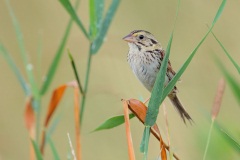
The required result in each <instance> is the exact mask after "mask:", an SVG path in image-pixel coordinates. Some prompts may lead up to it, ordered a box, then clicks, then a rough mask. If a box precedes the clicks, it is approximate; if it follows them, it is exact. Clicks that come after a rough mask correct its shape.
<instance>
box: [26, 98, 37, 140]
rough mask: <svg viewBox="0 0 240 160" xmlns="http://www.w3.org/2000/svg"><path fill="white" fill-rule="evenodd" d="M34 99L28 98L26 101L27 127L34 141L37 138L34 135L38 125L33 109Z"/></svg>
mask: <svg viewBox="0 0 240 160" xmlns="http://www.w3.org/2000/svg"><path fill="white" fill-rule="evenodd" d="M32 102H33V99H32V97H28V98H27V101H26V109H25V125H26V128H27V129H28V132H29V135H30V137H31V138H32V139H33V138H34V137H35V135H34V133H35V132H34V129H35V125H36V120H35V113H34V110H33V107H32Z"/></svg>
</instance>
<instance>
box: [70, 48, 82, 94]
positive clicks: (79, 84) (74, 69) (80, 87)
mask: <svg viewBox="0 0 240 160" xmlns="http://www.w3.org/2000/svg"><path fill="white" fill-rule="evenodd" d="M68 57H69V59H70V61H71V64H72V68H73V71H74V75H75V78H76V80H77V83H78V86H79V89H80V92H81V94H82V95H83V94H84V91H83V88H82V85H81V82H80V78H79V76H78V71H77V68H76V65H75V62H74V59H73V57H72V54H71V53H70V51H69V50H68Z"/></svg>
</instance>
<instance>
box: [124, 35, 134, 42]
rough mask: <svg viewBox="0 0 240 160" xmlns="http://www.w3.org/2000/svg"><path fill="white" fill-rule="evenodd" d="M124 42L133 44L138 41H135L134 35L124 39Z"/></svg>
mask: <svg viewBox="0 0 240 160" xmlns="http://www.w3.org/2000/svg"><path fill="white" fill-rule="evenodd" d="M123 40H124V41H127V42H131V43H132V42H135V41H136V40H135V39H134V37H133V36H132V34H129V35H127V36H125V37H123Z"/></svg>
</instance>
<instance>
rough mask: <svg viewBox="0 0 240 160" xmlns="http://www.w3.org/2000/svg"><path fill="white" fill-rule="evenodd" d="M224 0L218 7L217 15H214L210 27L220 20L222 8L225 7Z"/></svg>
mask: <svg viewBox="0 0 240 160" xmlns="http://www.w3.org/2000/svg"><path fill="white" fill-rule="evenodd" d="M226 2H227V1H226V0H223V1H222V3H221V5H220V7H219V8H218V11H217V14H216V15H215V17H214V19H213V22H212V26H214V25H215V23H216V22H217V21H218V19H219V18H220V16H221V15H222V12H223V10H224V7H225V5H226Z"/></svg>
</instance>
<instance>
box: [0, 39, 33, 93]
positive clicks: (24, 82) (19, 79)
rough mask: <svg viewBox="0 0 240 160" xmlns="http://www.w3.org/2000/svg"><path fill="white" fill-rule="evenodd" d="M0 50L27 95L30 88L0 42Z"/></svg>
mask: <svg viewBox="0 0 240 160" xmlns="http://www.w3.org/2000/svg"><path fill="white" fill-rule="evenodd" d="M0 51H1V52H2V54H3V56H4V57H5V59H6V61H7V63H8V65H9V66H10V67H11V69H12V71H13V72H14V74H15V75H16V77H17V79H18V81H19V83H20V85H21V87H22V89H23V91H24V93H25V94H26V95H27V96H29V95H30V94H31V92H30V89H29V87H28V85H27V83H26V81H25V79H24V78H23V75H22V74H21V72H20V71H19V69H18V67H17V66H16V64H15V62H14V61H13V59H12V57H11V55H10V54H9V53H8V51H7V50H6V49H5V47H4V46H3V45H2V44H1V43H0Z"/></svg>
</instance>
